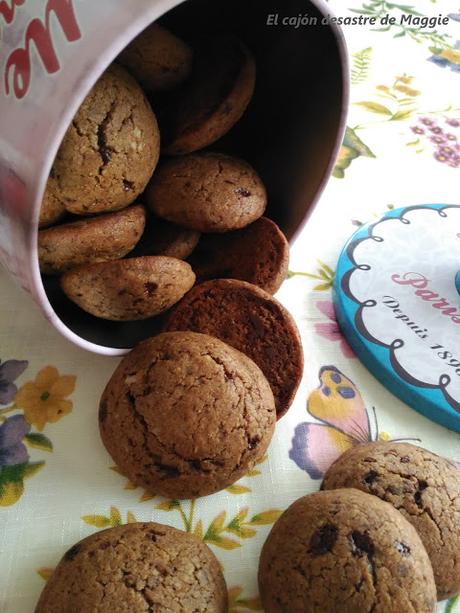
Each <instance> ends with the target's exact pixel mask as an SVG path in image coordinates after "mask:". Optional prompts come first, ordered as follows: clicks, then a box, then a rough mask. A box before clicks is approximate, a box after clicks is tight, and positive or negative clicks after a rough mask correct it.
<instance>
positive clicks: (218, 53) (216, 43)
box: [155, 36, 256, 155]
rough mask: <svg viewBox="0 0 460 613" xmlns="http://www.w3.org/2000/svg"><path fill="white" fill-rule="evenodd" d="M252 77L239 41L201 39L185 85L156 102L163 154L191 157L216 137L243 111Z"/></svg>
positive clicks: (249, 62)
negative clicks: (188, 154)
mask: <svg viewBox="0 0 460 613" xmlns="http://www.w3.org/2000/svg"><path fill="white" fill-rule="evenodd" d="M255 79H256V66H255V62H254V58H253V57H252V54H251V52H250V51H249V49H247V47H246V46H245V45H244V44H243V43H242V42H240V41H239V40H237V39H236V38H233V37H230V36H227V37H225V36H223V37H222V36H219V37H218V38H215V39H211V40H206V41H204V42H203V43H202V44H201V45H200V46H199V47H198V48H197V52H196V54H195V61H194V66H193V70H192V75H191V77H190V79H189V80H188V81H187V82H186V84H185V85H184V87H182V88H179V89H178V90H177V91H176V92H175V93H174V94H173V95H172V96H167V97H166V98H165V99H164V100H162V99H158V100H156V101H155V108H158V111H159V121H160V127H161V134H162V152H163V153H167V154H168V155H183V154H185V153H192V152H193V151H198V150H199V149H203V148H204V147H207V146H208V145H210V144H212V143H214V142H215V141H217V140H218V139H219V138H221V137H222V136H223V135H224V134H226V133H227V132H228V131H229V130H230V129H231V128H232V127H233V126H234V125H235V124H236V123H237V122H238V121H239V119H240V118H241V116H242V115H243V113H244V112H245V110H246V108H247V106H248V104H249V102H250V100H251V98H252V95H253V93H254V86H255Z"/></svg>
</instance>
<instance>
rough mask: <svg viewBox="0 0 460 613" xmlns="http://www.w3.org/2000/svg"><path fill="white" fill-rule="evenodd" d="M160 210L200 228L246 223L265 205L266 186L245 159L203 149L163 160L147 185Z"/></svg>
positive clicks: (153, 203)
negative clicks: (206, 151) (196, 152)
mask: <svg viewBox="0 0 460 613" xmlns="http://www.w3.org/2000/svg"><path fill="white" fill-rule="evenodd" d="M145 196H146V199H147V204H148V206H149V208H150V210H151V211H153V213H155V215H158V217H161V218H163V219H167V220H168V221H172V222H173V223H177V224H179V225H182V226H185V227H186V228H191V229H192V230H197V231H199V232H228V231H229V230H237V229H239V228H244V226H247V225H248V224H250V223H252V222H253V221H255V220H256V219H258V218H259V217H261V215H263V212H264V211H265V207H266V206H267V192H266V190H265V186H264V184H263V183H262V181H261V179H260V177H259V176H258V175H257V173H256V171H255V170H254V169H253V168H252V167H251V166H250V165H249V164H248V163H247V162H244V161H243V160H240V159H237V158H234V157H230V156H228V155H223V154H220V153H200V154H194V155H187V156H184V157H180V158H173V159H170V160H168V161H166V162H165V163H163V164H162V165H161V166H160V167H159V168H158V170H157V172H156V173H155V175H154V177H153V179H152V181H151V182H150V184H149V186H148V188H147V191H146V194H145Z"/></svg>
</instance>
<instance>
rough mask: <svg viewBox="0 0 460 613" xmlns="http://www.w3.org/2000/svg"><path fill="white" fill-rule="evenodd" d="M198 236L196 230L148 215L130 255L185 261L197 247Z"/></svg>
mask: <svg viewBox="0 0 460 613" xmlns="http://www.w3.org/2000/svg"><path fill="white" fill-rule="evenodd" d="M200 236H201V235H200V233H199V232H197V231H196V230H190V229H189V228H183V227H182V226H178V225H177V224H174V223H171V222H170V221H165V220H164V219H160V218H159V217H155V216H154V215H151V214H150V215H149V216H148V218H147V223H146V225H145V230H144V234H143V235H142V237H141V240H140V241H139V242H138V243H137V245H136V247H135V249H134V250H133V252H132V253H131V255H132V256H135V257H137V256H140V255H167V256H169V257H171V258H178V259H179V260H185V259H186V258H188V257H189V255H190V254H191V253H192V252H193V250H194V249H195V247H196V246H197V244H198V241H199V240H200Z"/></svg>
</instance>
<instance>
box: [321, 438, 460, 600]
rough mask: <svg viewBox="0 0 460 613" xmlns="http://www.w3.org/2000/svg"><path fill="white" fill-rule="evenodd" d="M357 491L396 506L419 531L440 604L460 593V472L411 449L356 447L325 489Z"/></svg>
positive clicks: (431, 455)
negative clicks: (351, 489) (350, 488)
mask: <svg viewBox="0 0 460 613" xmlns="http://www.w3.org/2000/svg"><path fill="white" fill-rule="evenodd" d="M340 487H354V488H357V489H360V490H362V491H363V492H367V493H369V494H373V495H374V496H378V497H379V498H381V499H382V500H386V501H387V502H389V503H390V504H392V505H393V506H394V507H395V508H396V509H398V511H400V512H401V513H402V514H403V515H404V517H405V518H406V519H407V520H408V521H410V523H411V524H412V525H413V526H414V528H415V529H416V530H417V532H418V534H419V536H420V538H421V539H422V541H423V544H424V545H425V548H426V550H427V552H428V555H429V556H430V560H431V563H432V566H433V571H434V577H435V580H436V587H437V591H438V600H444V599H445V598H450V597H451V596H454V595H455V594H457V593H458V592H460V470H459V468H458V467H457V466H456V465H454V464H452V463H451V462H449V461H448V460H445V459H444V458H441V457H439V456H437V455H435V454H434V453H430V452H429V451H427V450H426V449H422V448H421V447H416V446H415V445H410V444H409V443H392V442H391V441H389V442H377V443H369V444H366V445H358V446H356V447H354V448H353V449H351V450H350V451H348V452H347V453H345V454H343V455H342V456H341V457H340V458H339V459H338V460H337V461H336V462H334V464H333V465H332V466H331V467H330V468H329V470H328V471H327V473H326V475H325V477H324V481H323V485H322V488H323V489H327V490H329V489H335V488H340Z"/></svg>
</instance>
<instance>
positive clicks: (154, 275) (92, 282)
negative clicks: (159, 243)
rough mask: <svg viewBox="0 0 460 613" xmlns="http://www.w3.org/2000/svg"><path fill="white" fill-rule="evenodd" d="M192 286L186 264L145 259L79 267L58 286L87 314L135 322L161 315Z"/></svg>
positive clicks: (154, 257)
mask: <svg viewBox="0 0 460 613" xmlns="http://www.w3.org/2000/svg"><path fill="white" fill-rule="evenodd" d="M194 283H195V275H194V274H193V271H192V269H191V268H190V265H189V264H187V263H186V262H183V261H182V260H178V259H177V258H169V257H166V256H160V255H159V256H146V257H140V258H129V259H126V260H116V261H113V262H101V263H99V264H90V265H87V264H83V265H82V266H77V267H76V268H73V269H72V270H69V271H68V272H67V273H65V274H64V275H63V276H62V279H61V287H62V289H63V290H64V293H65V294H66V295H67V297H68V298H70V300H72V301H73V302H75V303H76V304H78V306H79V307H80V308H82V309H83V310H84V311H86V312H87V313H90V314H91V315H94V316H95V317H100V318H102V319H108V320H110V321H136V320H140V319H147V318H149V317H153V316H155V315H159V314H160V313H163V312H164V311H166V310H167V309H169V308H170V307H172V306H173V305H174V304H176V302H178V301H179V300H180V299H181V298H182V296H183V295H184V294H185V293H186V292H188V290H189V289H190V288H191V287H192V286H193V284H194Z"/></svg>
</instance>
